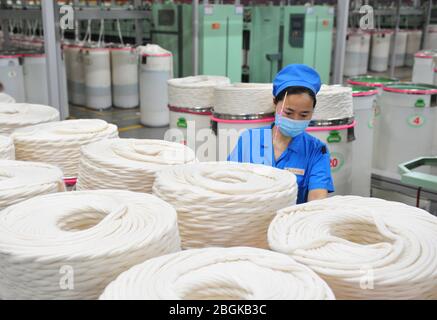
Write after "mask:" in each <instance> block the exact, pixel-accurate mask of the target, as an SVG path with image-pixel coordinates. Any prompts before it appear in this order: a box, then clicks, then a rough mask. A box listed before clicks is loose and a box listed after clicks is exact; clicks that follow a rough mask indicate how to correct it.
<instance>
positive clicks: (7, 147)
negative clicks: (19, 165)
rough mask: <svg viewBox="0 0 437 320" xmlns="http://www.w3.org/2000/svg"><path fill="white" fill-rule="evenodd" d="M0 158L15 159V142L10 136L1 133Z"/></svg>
mask: <svg viewBox="0 0 437 320" xmlns="http://www.w3.org/2000/svg"><path fill="white" fill-rule="evenodd" d="M0 159H1V160H14V159H15V148H14V142H13V141H12V139H11V138H10V137H8V136H1V135H0Z"/></svg>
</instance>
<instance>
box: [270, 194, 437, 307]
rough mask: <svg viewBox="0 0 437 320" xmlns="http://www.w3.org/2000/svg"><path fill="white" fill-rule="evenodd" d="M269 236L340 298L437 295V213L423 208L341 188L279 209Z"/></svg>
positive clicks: (393, 297) (278, 246)
mask: <svg viewBox="0 0 437 320" xmlns="http://www.w3.org/2000/svg"><path fill="white" fill-rule="evenodd" d="M268 238H269V244H270V247H271V248H272V249H273V250H275V251H278V252H282V253H286V254H289V255H290V256H291V257H292V258H294V259H295V260H296V261H298V262H300V263H303V264H305V265H307V266H308V267H310V268H311V269H313V270H314V271H315V272H316V273H318V274H319V275H320V276H321V277H322V278H323V279H325V281H326V282H327V283H328V285H329V286H330V287H331V288H332V290H333V291H334V293H335V295H336V297H337V299H405V300H409V299H436V298H437V218H436V217H434V216H432V215H431V214H429V213H427V212H426V211H424V210H421V209H418V208H414V207H410V206H407V205H405V204H402V203H397V202H389V201H385V200H381V199H375V198H361V197H355V196H347V197H340V196H336V197H333V198H329V199H325V200H320V201H314V202H310V203H307V204H303V205H298V206H294V207H290V208H286V209H283V210H281V211H279V213H278V215H277V216H276V217H275V219H274V220H273V222H272V224H271V226H270V228H269V234H268Z"/></svg>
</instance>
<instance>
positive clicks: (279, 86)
mask: <svg viewBox="0 0 437 320" xmlns="http://www.w3.org/2000/svg"><path fill="white" fill-rule="evenodd" d="M321 85H322V83H321V80H320V76H319V74H318V73H317V71H316V70H314V69H313V68H311V67H309V66H307V65H305V64H289V65H288V66H286V67H284V68H283V69H282V70H281V71H279V72H278V74H277V75H276V77H275V79H274V80H273V96H275V97H276V96H277V95H278V94H279V93H281V91H282V90H284V89H286V88H288V87H295V86H300V87H305V88H308V89H310V90H311V91H312V92H314V94H317V92H319V90H320V86H321Z"/></svg>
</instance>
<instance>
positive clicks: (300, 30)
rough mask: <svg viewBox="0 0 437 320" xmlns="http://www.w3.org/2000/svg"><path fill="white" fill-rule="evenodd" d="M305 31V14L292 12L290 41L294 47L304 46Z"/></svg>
mask: <svg viewBox="0 0 437 320" xmlns="http://www.w3.org/2000/svg"><path fill="white" fill-rule="evenodd" d="M304 32H305V15H304V14H290V30H289V36H288V42H289V44H290V46H292V47H294V48H303V41H304Z"/></svg>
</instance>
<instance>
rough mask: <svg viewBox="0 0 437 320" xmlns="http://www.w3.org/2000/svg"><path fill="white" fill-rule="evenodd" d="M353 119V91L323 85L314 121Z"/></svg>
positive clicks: (318, 96)
mask: <svg viewBox="0 0 437 320" xmlns="http://www.w3.org/2000/svg"><path fill="white" fill-rule="evenodd" d="M351 117H353V104H352V89H351V88H348V87H342V86H339V85H332V86H329V85H325V84H324V85H322V87H321V88H320V91H319V93H318V94H317V104H316V108H315V109H314V114H313V117H312V120H338V119H346V118H351Z"/></svg>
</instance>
